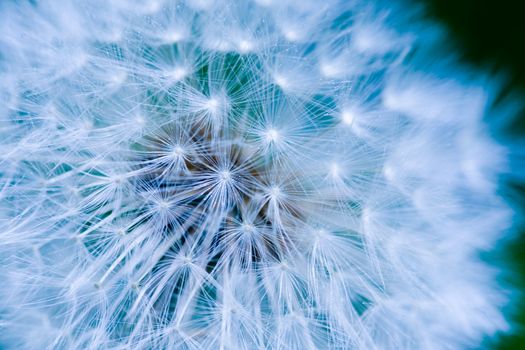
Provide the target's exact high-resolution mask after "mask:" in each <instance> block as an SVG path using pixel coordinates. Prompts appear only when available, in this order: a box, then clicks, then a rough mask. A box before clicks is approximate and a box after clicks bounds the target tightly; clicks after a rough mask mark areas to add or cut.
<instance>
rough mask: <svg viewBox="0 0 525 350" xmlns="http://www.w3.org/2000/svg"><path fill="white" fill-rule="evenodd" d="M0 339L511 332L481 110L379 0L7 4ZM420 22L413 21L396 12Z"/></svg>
mask: <svg viewBox="0 0 525 350" xmlns="http://www.w3.org/2000/svg"><path fill="white" fill-rule="evenodd" d="M0 9H1V13H0V32H1V33H2V35H1V36H0V75H1V76H0V78H1V81H2V84H1V86H0V96H1V99H2V100H1V104H0V123H1V124H0V175H1V179H0V186H1V187H0V263H1V264H2V269H1V271H0V277H1V284H0V298H1V299H0V300H1V301H0V346H1V347H2V348H5V349H301V350H302V349H367V350H368V349H457V348H464V347H471V346H476V345H477V344H479V343H480V342H481V341H482V340H483V338H484V337H486V336H490V335H492V334H494V333H495V332H497V331H499V330H504V329H506V327H507V325H506V322H505V319H504V318H503V316H502V314H501V311H500V308H501V305H502V303H504V300H505V298H504V295H502V292H501V291H499V290H498V287H497V284H496V282H495V271H494V270H492V269H491V268H490V267H489V266H488V265H487V264H486V263H485V262H483V261H482V260H481V259H480V257H479V253H480V251H482V250H487V249H490V248H491V247H492V246H493V245H494V243H495V242H496V240H497V239H498V237H499V236H501V234H502V232H503V229H504V228H505V225H506V224H507V221H508V217H507V211H506V209H505V207H504V206H503V205H502V204H501V202H500V200H499V199H498V197H497V196H496V194H495V188H496V176H497V174H498V169H500V168H501V166H502V161H503V160H502V154H501V151H500V150H499V149H498V147H497V146H496V145H494V144H493V143H492V141H491V140H490V139H489V138H488V137H487V136H486V134H485V132H484V130H483V124H482V117H483V114H484V109H485V102H486V93H485V92H484V90H483V89H482V88H480V87H475V86H472V84H470V86H466V85H465V83H464V82H458V81H453V80H451V79H449V80H445V79H444V78H442V77H438V76H437V75H434V76H432V77H431V76H429V75H427V74H425V73H422V72H421V71H419V72H417V73H416V72H415V70H416V68H415V66H414V63H413V62H412V61H411V58H410V57H412V56H411V55H412V52H414V51H417V50H416V49H418V48H419V49H420V47H422V48H423V49H426V50H430V51H432V50H434V48H432V47H428V46H427V47H426V48H425V45H431V42H427V41H425V40H424V39H425V38H421V39H422V40H420V39H418V37H417V35H418V33H417V32H415V33H413V34H411V35H409V33H406V31H405V33H398V32H397V31H396V30H395V29H396V28H395V23H396V18H395V17H393V16H399V15H403V12H396V13H389V11H388V9H381V8H374V7H373V6H371V5H370V4H369V2H367V1H346V0H344V1H322V2H317V1H303V0H296V1H294V0H259V1H254V2H252V1H233V0H232V1H227V0H226V1H225V0H217V1H214V0H200V1H187V2H186V3H184V2H175V1H153V0H151V1H144V2H142V1H125V0H104V1H102V0H101V1H74V0H64V1H51V0H49V1H45V0H42V1H40V0H39V1H35V2H33V3H31V2H24V1H19V2H10V1H3V2H2V5H1V6H0ZM405 19H406V18H405Z"/></svg>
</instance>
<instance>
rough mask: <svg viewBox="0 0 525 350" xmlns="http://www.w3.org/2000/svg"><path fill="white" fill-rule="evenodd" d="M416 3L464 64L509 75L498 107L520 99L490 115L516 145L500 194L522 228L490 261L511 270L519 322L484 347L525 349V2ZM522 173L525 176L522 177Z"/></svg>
mask: <svg viewBox="0 0 525 350" xmlns="http://www.w3.org/2000/svg"><path fill="white" fill-rule="evenodd" d="M416 1H418V2H420V3H421V4H422V5H423V6H424V7H425V12H426V16H427V17H428V18H429V19H430V20H433V21H439V22H441V23H442V24H444V25H445V27H446V29H447V30H448V35H447V40H448V39H450V43H451V44H452V45H453V46H454V47H455V51H457V52H459V53H460V55H461V60H462V61H463V62H464V63H465V64H467V65H472V66H475V67H479V68H482V69H483V70H485V71H487V70H488V71H491V72H494V73H497V74H499V75H500V76H502V75H503V76H504V77H505V79H504V84H503V85H504V86H503V89H502V91H501V93H500V95H499V96H498V98H497V100H496V102H495V105H494V109H497V108H498V107H500V106H503V105H504V104H506V103H509V102H511V101H514V102H516V101H521V103H518V104H521V105H522V106H521V107H520V108H518V109H517V110H514V111H512V113H511V116H510V117H511V118H509V115H501V114H498V113H494V116H491V117H489V119H488V123H489V125H498V127H497V130H493V133H494V134H495V136H496V137H498V136H499V137H500V138H501V139H502V140H503V142H510V143H514V145H513V146H512V147H513V150H514V154H513V158H514V159H513V160H514V161H515V162H514V163H513V164H514V169H513V170H512V171H513V172H514V174H508V175H506V176H504V177H502V181H501V186H500V192H501V193H502V195H503V196H504V197H505V198H506V199H507V200H508V201H509V203H510V204H511V205H512V206H513V207H514V208H515V209H516V224H515V227H514V228H513V230H514V232H517V235H516V236H515V237H514V238H512V239H510V240H509V241H507V242H504V244H503V247H502V248H501V249H500V250H499V251H498V252H497V253H496V254H495V256H491V257H489V258H488V259H490V260H493V261H494V262H495V263H496V264H498V265H503V266H504V267H505V270H507V271H508V272H507V273H506V274H504V275H503V276H501V286H502V288H506V287H507V288H508V287H509V286H512V287H514V288H515V290H516V291H518V292H517V293H516V296H515V298H516V299H515V302H513V303H512V305H510V306H509V308H508V311H507V312H508V313H509V315H510V317H511V320H512V322H514V327H515V328H514V332H512V333H511V334H502V335H500V336H499V337H497V339H492V340H487V341H486V342H485V344H484V346H483V348H488V349H495V350H521V349H525V298H524V297H523V295H520V294H521V291H525V225H523V223H520V222H519V221H523V218H524V217H525V209H524V208H525V182H524V181H523V179H524V178H525V176H524V175H525V169H524V167H523V166H521V165H520V163H521V164H525V162H524V159H523V156H522V155H523V154H524V153H525V149H523V145H524V144H525V108H523V105H524V104H525V0H514V1H512V0H498V1H488V0H416ZM490 118H492V120H491V119H490ZM495 118H499V119H500V120H494V119H495ZM493 129H494V128H493ZM519 147H522V149H521V150H520V149H519ZM520 153H521V154H520ZM520 158H521V159H520ZM519 173H521V175H520V176H519V177H521V179H520V178H519V177H518V176H517V175H518V174H519Z"/></svg>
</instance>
